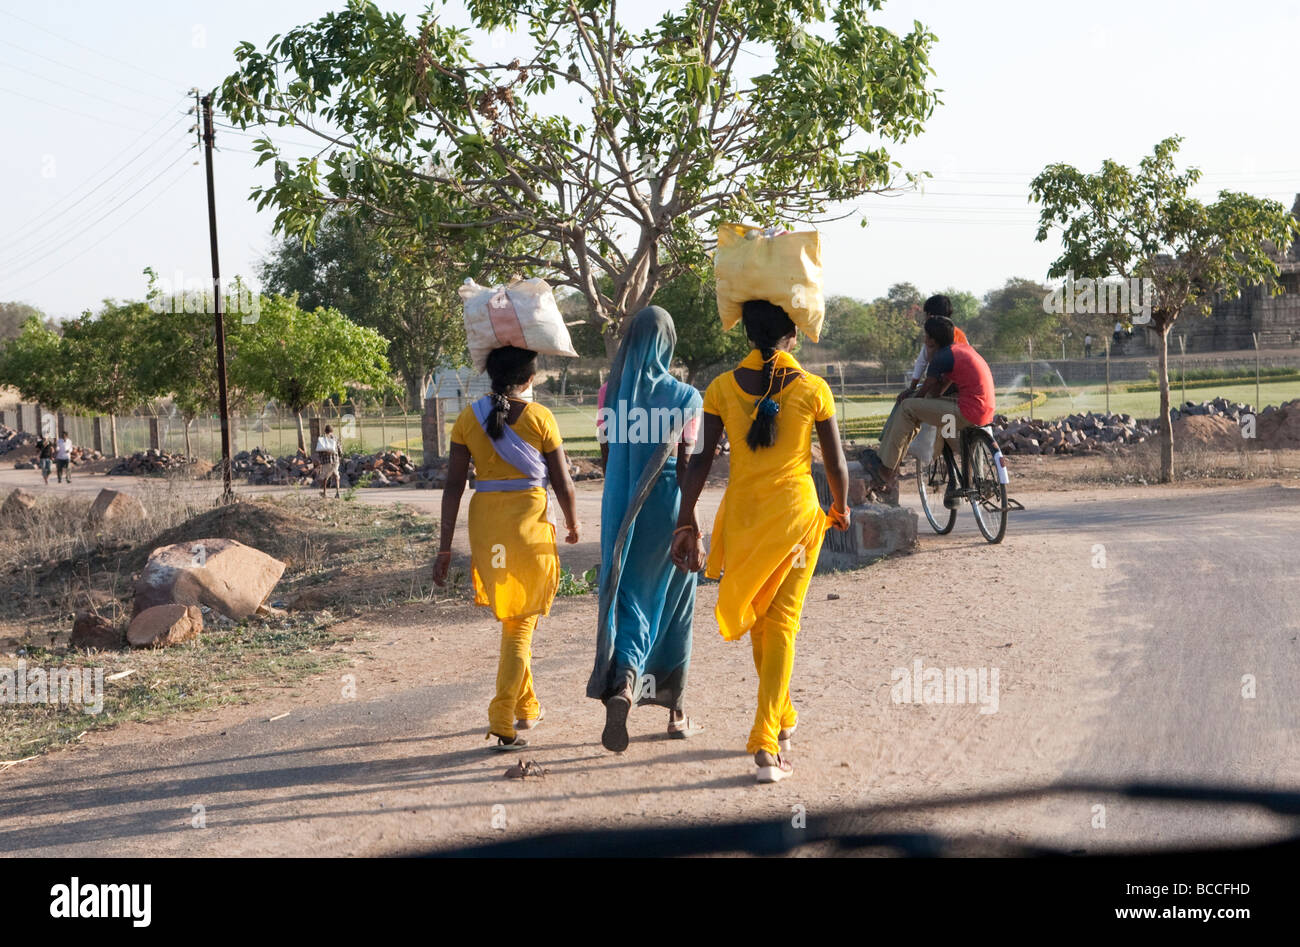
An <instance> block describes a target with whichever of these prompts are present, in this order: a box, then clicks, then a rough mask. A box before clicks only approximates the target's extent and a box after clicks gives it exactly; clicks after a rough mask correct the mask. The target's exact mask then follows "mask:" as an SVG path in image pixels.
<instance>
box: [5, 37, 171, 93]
mask: <svg viewBox="0 0 1300 947" xmlns="http://www.w3.org/2000/svg"><path fill="white" fill-rule="evenodd" d="M0 43H4V44H5V45H6V46H12V47H13V48H14V49H17V50H20V51H22V52H24V53H26V54H27V55H29V56H35V57H37V58H38V59H44V60H45V61H46V62H52V63H54V65H56V66H59V67H60V68H62V69H69V70H71V71H73V72H79V73H81V74H82V75H85V76H89V77H90V78H92V79H95V80H96V81H98V82H107V83H108V84H109V85H115V86H120V87H121V88H123V89H126V90H127V91H128V92H134V93H135V94H136V95H147V96H149V97H150V98H154V99H158V100H160V101H165V100H166V99H167V96H165V95H159V94H158V93H157V92H145V91H144V90H143V89H137V88H135V86H129V85H127V84H126V83H125V82H118V81H117V80H116V79H110V78H108V77H107V76H101V75H99V74H98V73H95V72H91V71H90V70H89V69H83V68H82V67H80V66H73V65H70V64H68V63H65V62H64V61H63V60H61V59H55V58H54V57H53V56H47V55H45V54H44V53H38V52H37V51H36V50H34V49H28V48H27V47H26V46H20V45H18V44H17V43H13V42H10V41H9V40H7V39H0Z"/></svg>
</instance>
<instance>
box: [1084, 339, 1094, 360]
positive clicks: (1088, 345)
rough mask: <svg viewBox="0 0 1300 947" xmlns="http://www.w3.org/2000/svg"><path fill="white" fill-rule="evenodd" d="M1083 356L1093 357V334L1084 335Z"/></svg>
mask: <svg viewBox="0 0 1300 947" xmlns="http://www.w3.org/2000/svg"><path fill="white" fill-rule="evenodd" d="M1083 357H1084V358H1092V336H1091V335H1085V336H1084V337H1083Z"/></svg>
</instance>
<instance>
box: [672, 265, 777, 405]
mask: <svg viewBox="0 0 1300 947" xmlns="http://www.w3.org/2000/svg"><path fill="white" fill-rule="evenodd" d="M653 304H654V305H656V306H660V307H662V308H664V309H666V310H667V311H668V314H669V315H671V316H672V317H673V324H674V325H675V326H676V327H677V348H676V351H675V354H676V357H677V359H678V361H680V362H681V363H682V364H683V365H685V366H686V381H687V383H688V384H692V385H693V384H695V380H696V378H698V377H699V374H700V372H702V371H705V370H707V369H709V368H712V367H713V366H714V365H719V364H722V363H724V362H739V361H740V360H741V359H742V358H744V357H745V356H746V355H747V354H748V353H749V350H750V349H751V348H753V346H752V345H750V343H749V339H748V338H746V336H745V330H744V326H733V327H732V328H731V330H730V331H729V332H724V331H723V330H722V320H721V319H720V318H719V317H718V295H717V289H716V287H714V286H713V284H712V283H711V282H705V281H703V280H701V279H700V278H699V277H698V276H696V275H695V273H693V272H689V271H688V272H685V273H682V274H681V275H680V276H678V277H676V278H674V279H673V280H671V281H670V282H668V283H665V284H664V285H663V286H661V287H660V288H659V291H658V292H657V293H655V296H654V301H653Z"/></svg>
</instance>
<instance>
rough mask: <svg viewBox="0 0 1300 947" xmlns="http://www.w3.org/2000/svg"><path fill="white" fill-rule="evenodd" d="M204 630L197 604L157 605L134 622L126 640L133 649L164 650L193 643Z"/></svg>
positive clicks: (146, 610)
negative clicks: (188, 642)
mask: <svg viewBox="0 0 1300 947" xmlns="http://www.w3.org/2000/svg"><path fill="white" fill-rule="evenodd" d="M202 630H203V613H202V612H201V611H199V607H198V606H197V605H155V606H153V607H152V608H146V609H145V610H144V611H142V612H140V614H138V615H136V616H135V618H133V619H131V627H129V628H128V629H127V630H126V640H127V643H128V644H130V645H131V647H133V648H165V647H170V646H171V645H177V644H184V643H185V642H186V641H193V640H194V639H195V638H197V637H198V636H199V632H201V631H202Z"/></svg>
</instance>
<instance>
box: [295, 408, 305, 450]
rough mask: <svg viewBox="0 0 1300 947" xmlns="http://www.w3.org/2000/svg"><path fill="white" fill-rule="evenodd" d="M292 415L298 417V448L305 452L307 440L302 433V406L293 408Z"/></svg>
mask: <svg viewBox="0 0 1300 947" xmlns="http://www.w3.org/2000/svg"><path fill="white" fill-rule="evenodd" d="M293 416H294V417H295V418H297V419H298V450H300V451H302V453H304V454H306V453H307V440H306V438H305V437H304V436H303V433H302V408H294V410H293Z"/></svg>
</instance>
